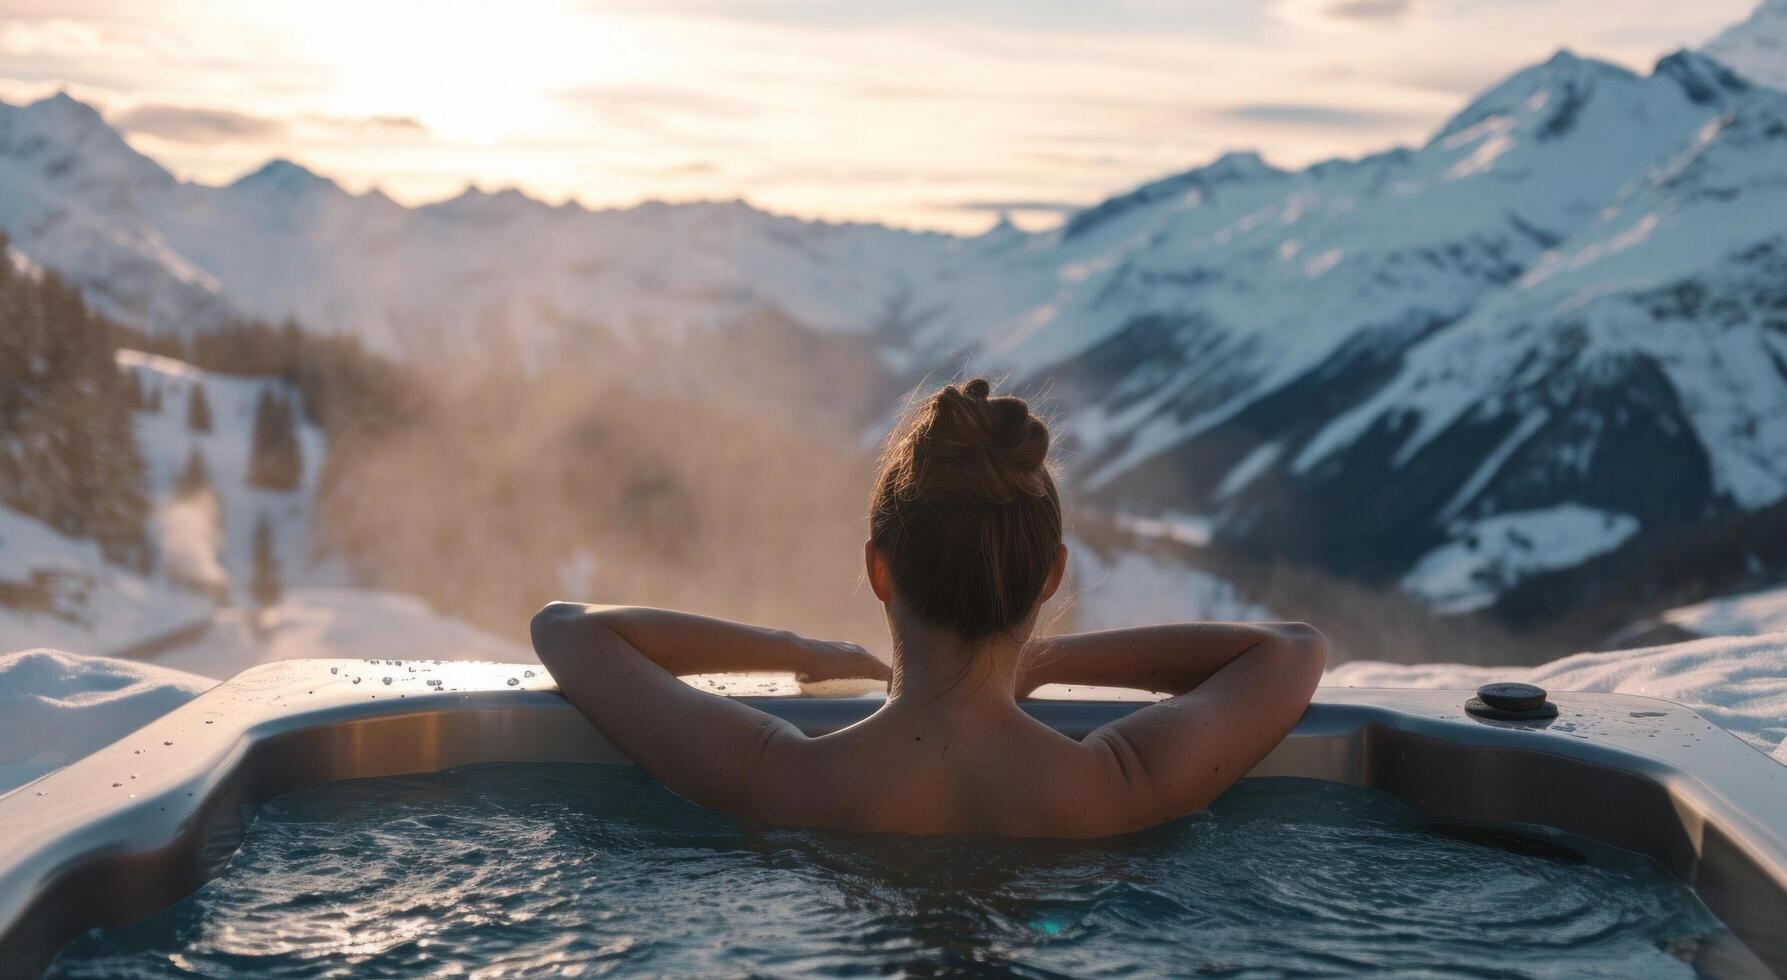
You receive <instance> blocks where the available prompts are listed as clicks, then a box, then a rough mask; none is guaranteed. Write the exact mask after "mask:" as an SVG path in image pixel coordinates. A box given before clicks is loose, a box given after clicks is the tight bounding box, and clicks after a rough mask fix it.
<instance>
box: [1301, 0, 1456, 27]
mask: <svg viewBox="0 0 1787 980" xmlns="http://www.w3.org/2000/svg"><path fill="white" fill-rule="evenodd" d="M1422 6H1423V4H1422V0H1280V2H1279V3H1278V4H1277V6H1276V8H1275V11H1276V13H1277V14H1278V15H1279V16H1280V17H1283V18H1284V19H1286V20H1289V21H1292V22H1301V23H1304V24H1315V25H1320V24H1330V25H1336V24H1339V25H1349V26H1355V27H1374V26H1379V25H1389V24H1397V23H1401V22H1402V21H1404V20H1407V19H1409V18H1410V16H1412V15H1413V14H1415V13H1417V12H1419V11H1420V9H1421V7H1422Z"/></svg>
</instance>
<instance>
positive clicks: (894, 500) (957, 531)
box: [869, 378, 1061, 642]
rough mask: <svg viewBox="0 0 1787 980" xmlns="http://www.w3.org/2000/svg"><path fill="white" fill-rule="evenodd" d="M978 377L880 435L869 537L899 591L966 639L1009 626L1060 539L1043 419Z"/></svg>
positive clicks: (1038, 588)
mask: <svg viewBox="0 0 1787 980" xmlns="http://www.w3.org/2000/svg"><path fill="white" fill-rule="evenodd" d="M991 392H992V386H991V385H990V384H988V383H987V382H986V380H985V379H983V378H976V379H974V380H973V381H969V382H968V383H966V384H962V385H948V386H946V387H944V388H943V389H942V390H940V391H938V392H937V393H936V394H934V395H932V396H931V397H929V398H927V399H924V400H923V401H918V402H915V403H914V404H913V405H912V406H911V407H910V408H908V409H907V411H906V413H905V415H904V416H903V417H902V418H901V419H900V422H899V424H898V425H896V426H895V427H894V430H893V433H892V434H891V435H889V436H888V437H887V442H886V444H885V445H884V446H883V447H882V451H881V460H880V465H879V472H878V473H877V475H876V479H875V492H874V494H873V495H872V496H871V497H870V498H869V537H870V539H871V540H872V541H873V542H874V543H875V546H876V547H877V548H879V549H880V550H881V554H882V555H883V556H884V557H885V558H886V560H887V563H888V565H889V567H890V568H891V570H892V572H893V580H894V585H895V586H896V587H897V588H898V589H899V593H900V596H901V598H903V599H904V600H905V601H906V603H907V604H908V605H909V606H910V607H911V608H912V610H913V611H914V612H916V613H917V614H918V615H919V616H920V617H922V618H923V619H925V620H926V621H927V622H931V623H935V624H937V625H940V626H947V627H949V628H950V629H952V630H954V631H955V632H956V633H958V634H960V635H961V636H962V638H963V639H965V640H968V641H969V642H973V641H976V640H980V639H982V638H984V637H987V636H991V635H993V634H995V633H1000V632H1006V631H1009V630H1011V629H1012V628H1014V627H1016V626H1017V625H1018V624H1019V623H1020V622H1022V621H1023V619H1024V617H1025V616H1027V615H1029V613H1030V611H1031V609H1033V608H1034V607H1035V605H1036V600H1037V598H1038V597H1039V596H1040V595H1041V594H1042V590H1043V587H1044V586H1045V585H1046V584H1048V579H1049V573H1050V572H1051V571H1053V569H1054V565H1055V555H1056V552H1057V551H1058V550H1059V548H1060V545H1061V498H1060V496H1059V495H1058V494H1057V493H1056V491H1055V481H1054V478H1053V477H1051V476H1050V475H1049V470H1048V454H1049V429H1048V426H1046V425H1044V424H1043V422H1042V420H1040V419H1038V418H1037V417H1036V416H1035V415H1033V414H1031V412H1030V406H1029V405H1028V404H1026V403H1025V401H1024V400H1023V399H1022V398H1012V397H1008V396H1000V397H997V398H994V397H990V395H991Z"/></svg>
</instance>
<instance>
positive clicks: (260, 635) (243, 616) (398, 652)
mask: <svg viewBox="0 0 1787 980" xmlns="http://www.w3.org/2000/svg"><path fill="white" fill-rule="evenodd" d="M253 618H254V614H253V613H251V612H247V611H244V610H238V609H226V610H222V611H220V612H218V614H217V617H216V621H215V622H214V623H213V624H212V626H211V630H210V631H209V632H208V633H206V634H205V635H204V636H203V637H202V638H200V639H199V640H197V641H196V642H194V643H192V644H190V645H187V646H182V647H179V648H176V649H172V650H169V651H167V652H165V653H162V654H159V655H157V656H156V657H155V658H154V662H155V663H157V664H160V665H162V666H166V667H173V668H176V669H178V670H184V671H192V672H194V673H199V674H209V675H211V676H214V677H230V676H233V675H235V674H237V673H239V672H241V671H244V670H247V669H248V668H250V667H253V666H255V665H256V664H263V663H268V662H270V661H274V660H296V659H302V658H317V657H339V658H346V659H355V658H360V659H368V660H384V659H388V658H393V657H399V658H403V659H406V660H407V659H416V660H497V661H502V662H505V663H532V662H535V661H536V660H537V658H536V657H535V656H534V651H533V648H532V646H530V645H528V644H527V643H525V642H524V639H525V633H524V632H521V631H523V630H525V625H526V624H517V630H518V635H517V637H516V638H515V639H514V640H513V641H511V640H508V639H504V638H503V637H499V636H496V635H494V634H491V633H486V632H484V631H483V630H480V629H478V628H476V627H474V626H470V625H468V624H466V623H464V622H461V621H460V620H457V619H453V618H451V617H449V616H446V615H444V614H442V613H439V612H436V611H435V610H433V609H431V608H429V606H428V604H427V603H425V602H423V601H422V600H420V599H417V598H415V597H413V596H407V595H399V594H397V593H392V592H377V591H372V590H367V589H324V588H312V589H293V590H291V591H289V592H287V593H286V594H285V597H284V598H283V599H282V600H281V601H280V603H279V604H278V605H276V606H274V607H272V608H270V609H268V610H266V612H265V614H264V615H263V618H262V621H261V624H260V626H259V628H258V629H257V627H256V626H255V623H254V621H253Z"/></svg>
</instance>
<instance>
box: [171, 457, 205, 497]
mask: <svg viewBox="0 0 1787 980" xmlns="http://www.w3.org/2000/svg"><path fill="white" fill-rule="evenodd" d="M211 489H212V487H211V468H210V467H209V466H206V465H205V454H204V453H201V452H199V448H198V447H197V446H194V447H192V452H191V453H188V454H187V456H186V466H185V467H184V468H183V469H181V470H180V476H179V478H178V479H176V480H175V481H174V496H175V497H177V498H180V499H185V498H187V497H190V496H192V495H194V494H199V493H204V492H206V491H208V490H211Z"/></svg>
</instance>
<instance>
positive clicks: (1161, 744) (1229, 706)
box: [1057, 623, 1328, 830]
mask: <svg viewBox="0 0 1787 980" xmlns="http://www.w3.org/2000/svg"><path fill="white" fill-rule="evenodd" d="M1168 629H1169V631H1170V630H1171V629H1172V628H1170V627H1169V628H1168ZM1178 629H1179V630H1181V631H1182V632H1181V633H1180V641H1179V643H1177V644H1174V643H1171V642H1166V643H1164V644H1163V645H1162V646H1160V647H1155V648H1154V653H1155V656H1154V657H1152V658H1151V657H1144V656H1141V655H1140V654H1138V653H1137V652H1135V651H1137V650H1140V649H1145V648H1148V647H1149V646H1150V645H1151V644H1147V643H1140V642H1138V643H1136V644H1117V645H1114V646H1112V647H1110V648H1109V649H1111V650H1112V651H1113V652H1114V653H1113V659H1114V660H1116V661H1118V662H1119V663H1121V664H1124V665H1125V671H1126V673H1125V674H1124V675H1122V676H1127V677H1129V678H1130V679H1129V680H1128V681H1127V682H1124V683H1127V684H1128V685H1130V686H1135V685H1136V684H1137V683H1138V682H1140V681H1147V682H1148V686H1153V684H1155V683H1163V686H1164V682H1169V681H1170V683H1171V684H1172V685H1173V686H1178V685H1181V684H1185V683H1188V682H1189V683H1190V684H1191V686H1190V688H1189V690H1186V691H1185V692H1184V693H1181V694H1178V695H1177V696H1175V697H1171V698H1168V699H1167V700H1165V701H1162V702H1160V703H1158V704H1152V705H1149V706H1148V707H1146V708H1143V709H1141V710H1140V711H1136V712H1133V713H1131V714H1129V715H1125V716H1124V717H1122V718H1119V719H1117V720H1116V721H1114V722H1112V723H1110V724H1108V725H1105V726H1104V727H1102V728H1099V729H1097V730H1096V731H1094V732H1092V734H1090V735H1088V736H1087V737H1086V739H1085V745H1086V747H1087V749H1088V751H1090V752H1092V753H1094V755H1095V756H1096V757H1097V759H1098V760H1099V761H1100V763H1101V764H1102V765H1103V766H1104V768H1105V771H1106V772H1107V773H1108V774H1109V777H1110V783H1111V785H1112V787H1113V790H1114V794H1113V795H1114V796H1115V797H1116V798H1117V799H1119V800H1121V801H1122V805H1123V812H1122V813H1121V814H1119V815H1118V816H1117V819H1116V820H1115V821H1114V825H1115V829H1117V830H1126V829H1134V828H1137V827H1146V826H1151V825H1153V824H1156V823H1159V822H1161V821H1163V820H1171V819H1173V818H1175V817H1180V816H1184V815H1185V814H1187V813H1191V812H1193V811H1195V810H1198V809H1201V808H1203V807H1205V806H1207V805H1209V803H1210V801H1211V800H1213V799H1215V798H1216V797H1217V795H1219V794H1220V793H1221V792H1222V791H1223V790H1225V789H1227V788H1229V787H1230V786H1232V785H1234V783H1235V781H1236V780H1238V779H1240V778H1241V777H1242V776H1245V775H1246V774H1247V773H1248V771H1249V770H1251V769H1252V768H1253V767H1254V766H1255V765H1257V764H1258V763H1259V761H1260V760H1261V759H1264V758H1265V757H1266V754H1267V753H1268V752H1271V751H1272V749H1273V747H1275V746H1276V745H1278V743H1279V742H1281V741H1283V740H1284V737H1285V736H1286V735H1288V734H1290V731H1291V729H1292V728H1294V727H1296V724H1297V719H1299V718H1301V717H1303V712H1304V710H1305V709H1307V708H1308V707H1309V699H1310V698H1311V697H1312V696H1313V695H1314V694H1315V688H1316V684H1317V683H1319V682H1320V681H1321V677H1322V667H1323V665H1324V664H1325V663H1326V662H1327V656H1328V652H1327V650H1328V648H1327V642H1326V640H1324V639H1323V637H1322V634H1321V633H1319V632H1317V631H1316V630H1315V629H1314V628H1312V627H1310V626H1306V625H1304V624H1302V623H1270V624H1259V625H1254V626H1244V625H1239V624H1228V625H1223V626H1217V625H1211V626H1209V627H1206V628H1204V629H1201V630H1200V629H1198V628H1197V627H1195V626H1186V627H1179V628H1178ZM1094 635H1097V634H1094ZM1164 635H1165V636H1166V637H1169V638H1170V637H1171V636H1172V633H1171V632H1168V633H1167V634H1164ZM1159 638H1160V637H1159V636H1156V637H1155V639H1157V640H1158V639H1159ZM1076 646H1080V645H1078V644H1076ZM1081 649H1084V650H1085V654H1086V655H1085V657H1084V658H1074V660H1073V661H1072V663H1073V665H1074V669H1075V670H1076V671H1077V670H1079V669H1082V668H1083V669H1085V670H1087V671H1088V672H1089V674H1088V675H1080V674H1078V673H1070V674H1068V675H1067V676H1071V677H1076V678H1077V677H1078V676H1095V677H1098V678H1100V679H1101V680H1103V681H1105V682H1107V683H1119V682H1122V681H1120V678H1119V675H1118V674H1116V673H1115V672H1112V671H1108V670H1102V669H1099V668H1095V667H1093V666H1092V665H1091V663H1090V660H1091V658H1092V656H1093V649H1094V648H1093V647H1091V646H1090V645H1085V646H1083V647H1081ZM1155 660H1159V661H1163V662H1164V663H1162V664H1161V665H1160V666H1159V667H1158V669H1157V668H1156V667H1155V666H1154V661H1155ZM1057 669H1058V668H1057ZM1128 671H1133V672H1134V673H1133V674H1131V673H1128ZM1086 683H1091V682H1086Z"/></svg>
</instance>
